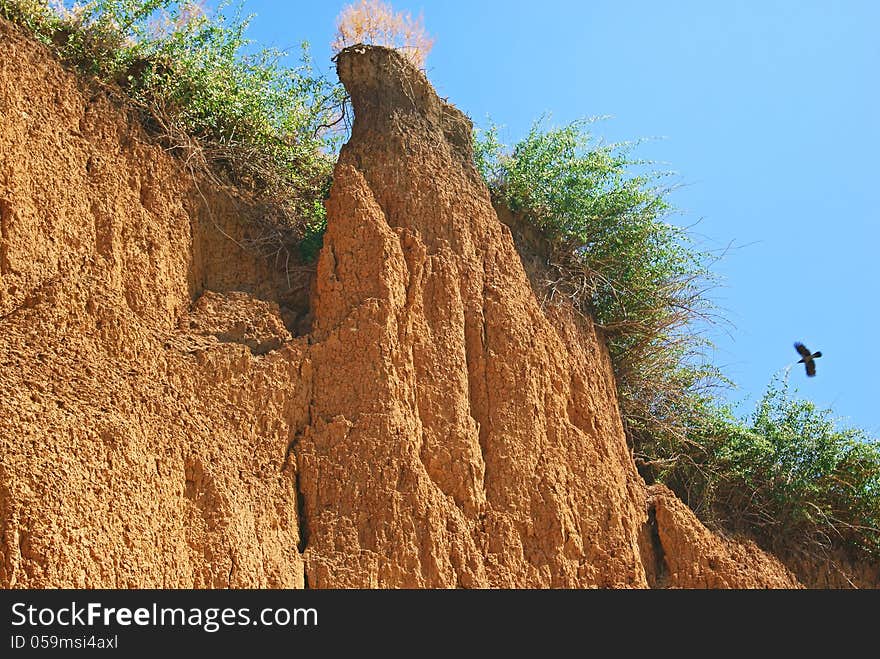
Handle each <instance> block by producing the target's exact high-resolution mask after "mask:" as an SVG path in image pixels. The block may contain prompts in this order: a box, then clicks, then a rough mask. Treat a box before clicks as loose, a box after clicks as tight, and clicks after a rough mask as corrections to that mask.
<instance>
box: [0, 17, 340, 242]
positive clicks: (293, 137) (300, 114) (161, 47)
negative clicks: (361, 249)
mask: <svg viewBox="0 0 880 659" xmlns="http://www.w3.org/2000/svg"><path fill="white" fill-rule="evenodd" d="M0 15H3V16H5V17H6V18H8V19H10V20H12V21H14V22H17V23H19V24H21V25H23V26H25V27H27V28H28V29H29V30H31V31H32V32H33V34H34V35H35V36H36V37H37V38H39V39H40V40H42V41H43V42H44V43H46V44H47V45H49V46H50V47H51V48H53V49H54V50H55V51H56V52H57V54H58V55H59V56H60V57H61V59H62V60H64V61H66V62H68V63H70V64H72V65H74V66H76V67H77V68H78V69H79V70H80V71H82V72H84V73H86V74H89V75H91V76H94V77H95V78H96V79H97V80H99V81H102V82H104V83H113V85H112V88H113V90H114V91H118V90H121V91H122V92H123V93H124V94H125V96H126V97H127V99H128V100H129V101H130V102H131V103H132V104H133V105H134V106H135V107H137V108H139V109H140V110H141V112H142V113H143V115H144V117H145V119H146V121H145V123H146V125H147V126H148V127H149V128H152V130H153V131H155V132H156V133H158V134H159V136H160V137H161V138H162V139H163V140H164V141H165V142H166V144H167V146H168V148H169V150H171V151H175V152H177V153H178V154H179V155H181V156H182V159H183V161H184V162H185V163H186V164H187V165H188V166H190V167H191V168H193V169H195V168H198V169H201V170H202V171H203V172H205V173H211V174H212V175H214V176H217V177H219V178H220V179H221V180H228V181H230V182H233V183H235V184H236V185H238V186H244V187H250V188H252V189H253V190H254V191H256V192H257V193H258V194H259V195H260V196H261V198H262V199H263V200H264V201H265V202H268V203H267V209H268V210H267V218H266V221H265V225H264V226H263V227H262V229H263V231H262V232H261V234H260V237H259V238H258V239H255V244H254V246H255V247H258V248H262V249H263V250H264V251H267V250H272V251H280V250H283V249H286V246H287V245H289V244H291V243H292V242H295V241H297V240H299V241H302V243H301V244H302V245H303V246H306V247H307V249H308V250H311V251H314V247H315V245H314V243H315V238H316V236H320V233H321V231H322V229H323V225H324V222H325V219H324V209H323V204H322V203H321V200H322V198H323V196H324V195H325V193H326V191H327V189H328V187H329V182H330V177H331V174H332V167H333V164H334V161H335V157H334V156H333V155H332V151H333V148H332V146H333V145H332V144H329V140H332V134H328V133H327V129H328V128H329V127H331V126H332V125H333V124H334V123H335V122H336V121H337V120H338V113H339V108H340V107H341V105H340V104H341V100H342V94H341V92H340V90H339V89H338V88H337V87H336V86H334V85H331V84H330V83H329V82H328V81H327V80H326V79H325V78H323V77H322V76H319V75H317V74H316V73H315V72H314V70H313V69H312V67H311V63H310V61H309V58H308V46H307V44H303V48H302V56H301V59H300V65H299V66H298V67H296V68H287V67H284V66H282V65H281V64H280V59H281V57H282V56H283V53H282V52H280V51H277V50H274V49H262V50H258V51H256V52H252V51H250V50H249V49H248V46H249V45H250V42H249V40H248V39H246V38H245V36H244V33H245V30H246V28H247V26H248V22H249V17H245V16H243V15H242V13H241V8H240V6H236V7H231V6H230V4H229V3H228V2H223V3H221V4H220V6H219V7H218V9H217V10H216V12H214V13H207V12H206V11H205V10H204V9H203V8H202V6H201V5H200V4H198V3H196V2H193V1H191V0H92V1H91V2H87V3H84V4H79V3H77V4H74V5H73V6H72V7H71V6H66V5H65V4H64V3H63V2H51V3H50V2H47V1H45V0H0Z"/></svg>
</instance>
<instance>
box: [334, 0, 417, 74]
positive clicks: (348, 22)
mask: <svg viewBox="0 0 880 659" xmlns="http://www.w3.org/2000/svg"><path fill="white" fill-rule="evenodd" d="M358 43H365V44H372V45H375V46H388V47H389V48H395V49H397V50H399V51H401V52H402V53H403V54H404V55H405V56H406V57H407V59H409V60H410V62H412V63H413V64H414V65H415V66H417V67H419V68H422V67H424V65H425V59H426V58H427V56H428V53H429V52H430V51H431V48H432V47H433V46H434V39H432V38H431V37H429V36H428V33H427V32H425V26H424V22H423V19H422V16H421V15H420V16H419V17H418V18H416V19H413V18H412V16H411V15H410V14H409V13H403V12H395V11H394V9H393V8H392V7H391V5H390V4H388V3H385V2H382V0H361V1H360V2H355V3H352V4H350V5H348V6H347V7H345V9H343V10H342V12H341V13H340V14H339V17H338V18H337V19H336V38H335V39H334V40H333V43H332V47H333V49H334V50H335V51H336V52H339V51H340V50H342V49H343V48H346V47H347V46H353V45H355V44H358Z"/></svg>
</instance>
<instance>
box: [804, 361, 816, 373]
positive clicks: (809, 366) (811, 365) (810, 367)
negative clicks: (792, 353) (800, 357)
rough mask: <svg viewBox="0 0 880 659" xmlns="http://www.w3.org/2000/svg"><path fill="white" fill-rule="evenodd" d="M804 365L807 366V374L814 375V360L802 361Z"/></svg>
mask: <svg viewBox="0 0 880 659" xmlns="http://www.w3.org/2000/svg"><path fill="white" fill-rule="evenodd" d="M804 366H806V367H807V375H809V376H810V377H813V376H814V375H816V362H814V361H813V360H812V359H809V360H807V361H806V362H804Z"/></svg>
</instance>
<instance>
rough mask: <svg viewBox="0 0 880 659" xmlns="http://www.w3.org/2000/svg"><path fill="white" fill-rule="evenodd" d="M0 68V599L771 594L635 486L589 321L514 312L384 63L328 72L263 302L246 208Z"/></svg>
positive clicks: (476, 211)
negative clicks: (91, 592)
mask: <svg viewBox="0 0 880 659" xmlns="http://www.w3.org/2000/svg"><path fill="white" fill-rule="evenodd" d="M0 43H2V57H0V112H2V124H0V218H2V224H0V226H2V245H0V387H2V400H0V450H2V464H0V542H2V561H0V585H2V586H3V587H7V588H8V587H36V588H41V587H58V586H88V587H135V586H139V587H182V588H190V587H226V586H231V587H293V588H297V587H303V586H309V587H596V586H598V587H646V586H660V587H797V586H798V585H799V583H798V581H797V579H796V578H795V577H794V576H793V575H792V574H791V573H790V572H789V571H788V570H787V569H786V568H784V567H783V566H782V565H781V564H780V563H779V562H778V561H777V560H776V559H775V558H773V557H772V556H770V555H768V554H765V553H764V552H762V551H761V550H760V549H758V548H757V547H755V546H754V545H751V544H749V543H747V542H745V541H737V540H732V539H726V538H721V537H719V536H717V535H715V534H713V533H711V532H710V531H708V530H707V529H705V528H704V527H703V526H702V524H700V523H699V521H697V519H696V518H695V517H694V516H693V514H692V513H690V511H689V510H687V508H686V507H684V506H683V504H681V502H679V501H678V500H677V499H675V497H674V495H672V494H671V493H669V492H668V491H662V490H658V489H656V488H655V489H652V490H650V491H649V490H648V488H646V487H645V484H644V482H643V481H642V480H641V478H640V477H639V475H638V473H637V472H636V470H635V467H634V465H633V461H632V458H631V454H630V451H629V449H628V448H627V445H626V441H625V438H624V434H623V431H622V426H621V421H620V417H619V413H618V406H617V400H616V391H615V385H614V378H613V375H612V371H611V367H610V363H609V359H608V355H607V352H606V351H605V349H604V347H603V345H602V343H601V341H600V339H599V338H598V336H597V334H596V332H595V331H594V329H593V327H592V325H591V323H590V321H589V320H588V319H584V318H582V317H580V316H577V315H576V314H574V313H573V312H572V311H571V310H570V309H567V308H565V307H549V308H542V307H541V305H539V303H538V301H537V300H536V298H535V295H534V293H533V291H532V288H531V286H530V284H529V280H528V278H527V276H526V273H525V271H524V268H523V265H522V262H521V260H520V258H519V256H518V254H517V251H516V248H515V246H514V242H513V239H512V237H511V234H510V230H509V229H508V228H507V227H506V226H505V225H504V224H502V223H501V222H499V220H498V216H497V214H496V212H495V210H494V209H493V208H492V205H491V202H490V199H489V195H488V192H487V190H486V188H485V186H484V185H483V183H482V182H481V180H480V179H479V176H478V175H477V173H476V171H475V170H474V167H473V164H472V158H471V153H470V130H471V126H470V122H469V121H468V120H467V119H466V117H464V115H462V114H461V113H460V112H459V111H458V110H456V109H455V108H454V107H453V106H451V105H448V104H446V103H444V102H443V101H441V100H440V99H439V98H438V97H437V95H436V94H435V92H434V90H433V89H432V88H431V86H430V84H429V83H428V81H427V79H426V78H425V77H424V75H423V74H422V73H420V72H419V71H417V70H415V69H413V68H412V67H411V66H410V65H409V64H407V63H406V61H405V60H404V59H403V58H402V57H400V56H398V55H397V54H396V53H395V52H393V51H390V50H386V49H383V48H373V47H355V48H351V49H348V50H346V51H344V52H343V53H341V54H340V55H339V57H338V73H339V76H340V79H341V80H342V82H343V83H344V84H345V86H346V88H347V89H348V90H349V92H350V94H351V98H352V103H353V105H354V110H355V116H356V119H355V124H354V128H353V133H352V136H351V140H350V141H349V143H348V144H347V145H346V146H345V148H344V149H343V151H342V154H341V156H340V159H339V163H338V165H337V168H336V172H335V176H334V184H333V189H332V192H331V196H330V198H329V200H328V201H327V210H328V231H327V235H326V237H325V243H324V248H323V249H322V251H321V254H320V257H319V261H318V265H317V272H316V275H315V277H314V279H313V281H305V282H299V281H296V282H291V281H290V279H289V278H288V277H287V276H286V274H285V273H284V272H283V270H282V269H279V268H278V267H277V264H276V263H274V262H272V260H271V259H264V258H261V257H259V256H257V255H255V254H254V253H253V252H251V251H249V250H247V249H245V248H243V246H242V245H243V243H244V242H246V240H247V238H248V232H249V231H251V230H252V221H253V219H254V218H256V217H257V216H258V214H259V213H260V209H259V207H258V206H256V205H255V204H253V203H251V202H249V201H248V200H247V198H246V197H245V196H243V195H241V194H239V193H237V192H236V191H234V190H229V189H222V188H219V187H217V186H216V185H211V184H208V183H207V182H206V181H204V180H202V179H200V178H199V177H198V176H194V175H193V174H192V173H191V172H189V171H187V170H186V168H185V167H184V165H183V164H182V163H181V162H180V161H178V160H176V159H174V158H172V157H171V156H169V155H167V154H166V153H164V152H163V151H162V149H161V148H159V147H158V146H156V145H155V144H154V143H153V142H152V141H151V140H150V139H148V137H147V136H146V135H145V134H144V133H143V131H142V130H141V129H140V128H138V127H137V125H136V124H135V123H133V122H132V121H131V120H130V118H129V117H128V116H127V114H126V113H125V112H124V110H123V109H121V108H119V107H116V106H115V105H114V104H113V103H112V102H110V101H109V100H108V98H107V95H106V93H104V92H103V91H100V90H98V89H97V88H95V87H93V86H90V85H89V84H87V83H85V82H83V81H81V80H78V79H77V77H76V76H74V75H73V74H71V73H70V72H68V71H66V70H65V69H64V68H63V67H62V66H61V65H60V64H59V63H58V62H57V61H55V60H54V59H53V58H52V57H51V56H50V54H49V53H48V52H47V51H46V50H45V49H44V48H43V47H41V46H39V45H37V44H35V43H34V42H32V41H30V40H28V39H27V38H25V37H24V36H22V35H21V34H20V33H19V32H17V30H16V29H15V28H13V27H11V26H10V25H8V24H6V23H2V22H0ZM309 291H310V293H311V297H310V298H309V297H308V296H307V293H308V292H309ZM649 511H650V515H649Z"/></svg>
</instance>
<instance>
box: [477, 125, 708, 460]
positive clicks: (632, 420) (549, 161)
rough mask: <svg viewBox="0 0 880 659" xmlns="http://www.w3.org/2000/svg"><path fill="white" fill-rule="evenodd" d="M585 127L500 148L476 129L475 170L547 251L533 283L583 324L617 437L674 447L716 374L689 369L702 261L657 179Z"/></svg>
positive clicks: (703, 279)
mask: <svg viewBox="0 0 880 659" xmlns="http://www.w3.org/2000/svg"><path fill="white" fill-rule="evenodd" d="M590 123H591V122H590V120H581V121H576V122H574V123H572V124H569V125H567V126H564V127H562V128H552V129H545V128H544V127H543V125H542V122H540V121H539V122H537V123H535V124H534V126H533V127H532V129H531V131H530V132H529V134H528V135H527V136H526V137H525V139H523V140H522V141H521V142H519V143H518V144H516V145H515V146H514V147H512V148H510V147H507V146H505V145H503V144H502V143H501V142H500V141H499V139H498V128H497V127H491V128H489V129H488V130H486V131H477V133H476V138H475V155H476V162H477V167H478V169H479V170H480V172H481V173H482V175H483V177H484V179H485V180H486V182H487V184H488V186H489V189H490V192H491V193H492V196H493V198H494V199H495V200H496V201H498V202H501V203H503V204H505V205H506V206H508V207H509V208H510V209H511V210H512V211H514V212H515V213H518V214H520V215H522V216H523V217H524V218H525V219H526V220H528V221H529V222H530V223H531V224H532V225H534V226H535V227H537V228H538V230H539V231H540V232H541V234H542V235H543V236H544V237H545V238H546V240H547V244H548V246H549V249H550V255H549V259H548V261H547V263H546V273H545V282H544V283H545V285H546V288H547V290H548V293H549V295H550V297H559V296H563V297H566V298H568V299H570V300H571V301H572V303H573V304H574V306H575V308H577V309H580V310H581V311H583V312H584V313H587V314H589V315H590V316H592V317H593V318H594V319H595V320H596V322H597V324H598V325H599V326H600V327H601V328H602V329H603V330H604V333H605V335H606V338H607V340H608V346H609V349H610V352H611V357H612V361H613V364H614V369H615V373H616V375H617V380H618V388H619V391H620V403H621V412H622V414H623V417H624V422H625V425H626V429H627V433H628V435H629V436H630V439H631V440H632V441H633V443H634V445H635V446H636V448H637V449H639V448H640V447H641V446H642V445H644V444H645V443H647V442H648V441H650V438H651V437H654V436H657V435H663V436H665V435H670V434H671V435H673V436H675V437H677V438H679V439H683V438H684V436H685V434H686V430H687V421H686V420H687V417H688V416H689V415H690V412H689V409H690V408H695V407H697V406H698V402H699V398H698V395H699V392H700V390H701V389H702V388H704V387H706V386H709V385H711V384H713V383H715V382H717V381H718V380H719V378H720V376H719V374H718V373H717V371H715V370H714V369H712V368H711V367H710V366H708V365H701V364H700V362H701V359H700V355H701V350H702V349H703V348H704V347H705V345H706V341H704V340H703V339H702V338H701V334H700V331H699V328H697V326H696V324H697V323H696V321H702V320H706V319H707V318H709V317H710V316H711V314H712V304H711V302H710V301H709V300H708V298H707V297H706V295H705V293H706V290H707V289H708V288H709V287H710V286H711V285H712V284H713V277H712V275H711V273H710V271H709V263H710V262H711V260H712V257H711V255H710V254H708V253H707V252H702V251H700V250H698V249H696V247H695V246H694V244H693V243H692V242H691V240H690V238H689V236H688V235H687V233H686V232H685V231H683V230H682V229H681V228H679V227H677V226H675V225H673V224H671V223H669V222H667V221H665V218H666V216H667V215H668V214H669V212H670V206H669V204H668V202H667V201H666V194H667V193H668V191H669V188H668V187H666V186H663V185H661V183H662V181H663V179H664V175H663V174H645V175H635V174H632V173H631V171H632V169H634V168H636V167H640V168H644V165H646V164H648V163H645V162H643V161H639V160H635V159H633V158H632V157H631V156H630V152H631V150H632V148H633V146H634V145H633V144H611V145H601V144H596V143H594V142H593V140H592V137H591V135H590V133H589V130H588V128H589V126H590Z"/></svg>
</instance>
